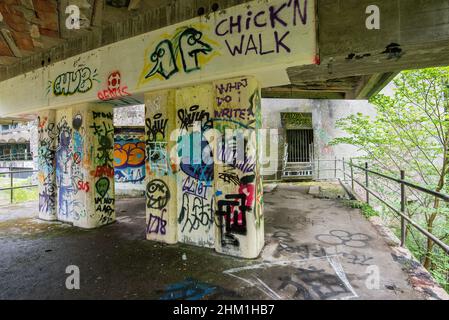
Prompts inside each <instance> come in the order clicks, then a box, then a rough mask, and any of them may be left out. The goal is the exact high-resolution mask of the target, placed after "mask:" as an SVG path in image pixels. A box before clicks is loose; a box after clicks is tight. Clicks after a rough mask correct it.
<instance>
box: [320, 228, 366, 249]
mask: <svg viewBox="0 0 449 320" xmlns="http://www.w3.org/2000/svg"><path fill="white" fill-rule="evenodd" d="M316 239H317V240H318V241H320V242H323V243H325V244H328V245H333V246H338V245H344V246H347V247H351V248H364V247H366V246H367V245H368V242H369V241H371V237H370V236H368V235H366V234H363V233H350V232H348V231H344V230H332V231H330V232H329V234H320V235H318V236H316Z"/></svg>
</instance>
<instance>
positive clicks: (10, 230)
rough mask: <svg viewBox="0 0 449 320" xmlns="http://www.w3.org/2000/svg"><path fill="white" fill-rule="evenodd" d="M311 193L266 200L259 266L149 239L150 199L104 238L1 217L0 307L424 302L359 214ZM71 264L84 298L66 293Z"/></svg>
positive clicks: (19, 209) (284, 188)
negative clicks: (24, 303)
mask: <svg viewBox="0 0 449 320" xmlns="http://www.w3.org/2000/svg"><path fill="white" fill-rule="evenodd" d="M307 193H308V187H303V186H295V185H288V184H282V185H279V186H278V187H277V188H276V189H275V190H274V191H272V192H270V193H267V194H265V196H264V202H265V221H266V222H265V238H266V246H265V248H264V250H263V252H262V254H261V257H260V258H259V259H256V260H244V259H237V258H232V257H227V256H223V255H219V254H217V253H215V252H214V251H213V250H211V249H205V248H197V247H193V246H188V245H183V244H176V245H171V246H168V245H164V244H159V243H155V242H151V241H146V240H144V238H145V237H144V230H145V207H144V206H145V201H144V199H123V200H118V201H117V205H116V207H117V218H118V219H117V222H116V223H114V224H112V225H109V226H106V227H103V228H100V229H97V230H81V229H78V228H73V227H71V226H68V225H66V224H61V223H49V222H43V221H40V220H38V219H35V218H33V215H34V214H35V213H36V210H37V204H36V203H28V204H25V205H16V206H10V207H4V208H0V262H1V263H0V288H1V290H0V299H191V300H195V299H423V298H424V297H423V296H422V295H421V294H419V293H417V292H416V291H414V290H413V289H412V288H411V286H410V285H409V283H408V281H407V274H406V273H405V272H404V271H402V269H401V265H400V264H399V263H398V262H396V261H395V259H393V256H392V255H393V254H392V251H391V249H390V247H388V245H387V244H386V243H385V242H384V240H383V238H381V236H380V235H379V234H378V233H377V231H376V229H375V228H374V227H373V226H372V225H371V224H370V223H369V222H368V221H367V220H366V219H365V218H364V217H363V216H362V215H361V214H360V212H359V210H357V209H351V208H348V207H346V206H345V205H344V203H343V202H342V201H341V200H325V199H317V198H314V197H313V196H310V195H308V194H307ZM69 265H76V266H78V267H79V269H80V290H67V289H66V287H65V281H66V278H67V277H68V274H66V273H65V269H66V267H67V266H69ZM377 274H378V275H379V277H378V281H377V280H376V275H377ZM373 277H374V278H373Z"/></svg>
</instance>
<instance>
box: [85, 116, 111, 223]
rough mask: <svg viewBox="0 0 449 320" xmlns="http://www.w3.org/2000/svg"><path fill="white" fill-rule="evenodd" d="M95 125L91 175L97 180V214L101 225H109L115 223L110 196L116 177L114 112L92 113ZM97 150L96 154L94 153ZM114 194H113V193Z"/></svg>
mask: <svg viewBox="0 0 449 320" xmlns="http://www.w3.org/2000/svg"><path fill="white" fill-rule="evenodd" d="M92 118H93V123H92V125H91V126H90V127H89V128H90V129H93V130H92V134H93V136H94V137H95V138H96V141H95V143H94V145H93V146H92V149H91V150H92V153H93V160H94V163H95V165H96V168H95V170H93V171H91V172H90V173H91V175H93V176H94V177H95V178H96V182H95V192H96V195H98V196H96V197H95V206H96V208H95V212H96V213H98V222H99V223H100V224H109V223H111V222H113V221H114V205H115V198H114V197H113V196H112V197H111V196H110V195H109V192H110V190H111V187H112V190H113V183H114V180H112V181H111V180H110V179H111V178H113V177H114V167H113V147H114V145H113V141H114V127H113V125H112V121H113V114H112V112H102V111H92ZM94 150H95V152H94ZM112 194H113V192H112Z"/></svg>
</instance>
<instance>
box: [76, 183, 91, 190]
mask: <svg viewBox="0 0 449 320" xmlns="http://www.w3.org/2000/svg"><path fill="white" fill-rule="evenodd" d="M78 190H82V191H85V192H89V190H90V187H89V182H83V181H78Z"/></svg>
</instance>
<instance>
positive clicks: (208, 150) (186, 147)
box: [179, 133, 214, 182]
mask: <svg viewBox="0 0 449 320" xmlns="http://www.w3.org/2000/svg"><path fill="white" fill-rule="evenodd" d="M194 135H195V133H191V134H186V135H183V136H181V137H180V140H181V143H180V144H179V145H181V146H182V147H181V148H180V150H179V153H180V155H181V165H180V167H181V170H182V171H183V172H184V173H185V174H187V175H188V176H190V177H192V178H195V179H197V180H200V181H205V182H211V181H213V179H214V163H213V161H208V160H210V159H213V154H212V147H211V146H210V145H209V143H208V142H207V141H206V140H204V139H203V138H204V135H201V139H202V141H201V149H200V152H198V154H196V155H195V153H194V152H193V151H194V147H195V144H194V141H197V140H199V139H195V138H194ZM198 135H199V133H196V136H198ZM191 153H193V154H194V156H193V157H191V156H190V155H191ZM207 158H209V159H207ZM205 160H206V161H207V162H208V163H206V162H205Z"/></svg>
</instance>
